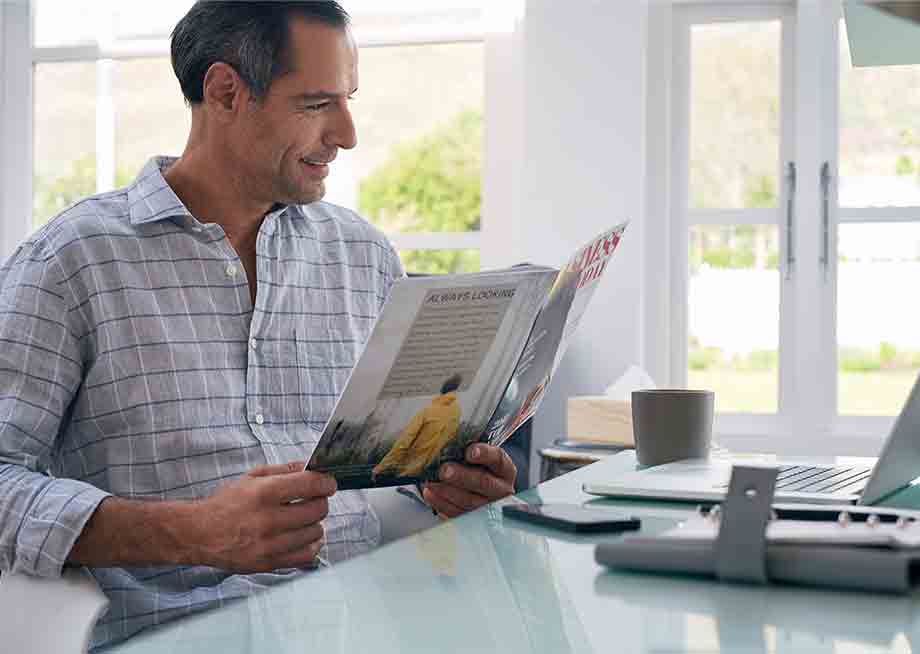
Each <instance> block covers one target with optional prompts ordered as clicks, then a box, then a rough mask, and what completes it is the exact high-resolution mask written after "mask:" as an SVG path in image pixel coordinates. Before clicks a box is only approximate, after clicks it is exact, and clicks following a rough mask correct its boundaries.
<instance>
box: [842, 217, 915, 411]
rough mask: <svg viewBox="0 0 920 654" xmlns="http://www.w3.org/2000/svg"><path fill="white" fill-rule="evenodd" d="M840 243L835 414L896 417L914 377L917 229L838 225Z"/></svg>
mask: <svg viewBox="0 0 920 654" xmlns="http://www.w3.org/2000/svg"><path fill="white" fill-rule="evenodd" d="M839 238H840V253H839V259H838V280H837V342H838V344H839V349H838V368H839V372H838V375H839V376H838V378H837V379H838V405H839V412H840V413H841V414H849V415H897V414H898V412H900V410H901V405H902V404H903V403H904V400H905V399H906V398H907V393H908V392H909V391H910V387H911V385H912V384H913V382H914V379H915V378H916V376H917V372H918V370H920V329H918V325H920V307H918V306H917V303H916V302H914V301H913V298H914V297H916V280H917V279H918V277H920V225H917V224H910V223H885V224H878V223H875V224H844V225H841V226H840V237H839ZM898 298H900V299H901V301H898V300H897V299H898Z"/></svg>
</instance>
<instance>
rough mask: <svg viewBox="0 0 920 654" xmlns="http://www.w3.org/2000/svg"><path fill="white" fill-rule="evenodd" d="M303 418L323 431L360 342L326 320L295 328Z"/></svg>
mask: <svg viewBox="0 0 920 654" xmlns="http://www.w3.org/2000/svg"><path fill="white" fill-rule="evenodd" d="M294 340H295V343H296V348H297V377H298V380H299V384H300V405H301V409H302V412H303V414H302V415H303V420H304V422H305V423H306V424H307V427H309V428H310V429H312V430H314V431H317V432H320V433H322V431H323V427H324V426H325V425H326V422H327V421H328V420H329V417H330V416H331V415H332V410H333V408H335V403H336V402H337V401H338V398H339V395H341V394H342V391H343V390H344V389H345V383H346V382H347V381H348V376H349V375H350V374H351V371H352V368H354V365H355V362H356V361H357V356H358V353H359V352H360V347H361V344H360V343H359V342H358V340H357V339H356V337H355V335H353V334H351V333H350V332H348V331H347V330H344V329H342V328H340V327H333V326H330V325H328V324H326V323H319V322H318V323H312V324H311V323H309V322H308V323H306V324H305V325H303V326H302V327H299V328H297V329H296V330H295V332H294Z"/></svg>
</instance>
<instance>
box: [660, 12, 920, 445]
mask: <svg viewBox="0 0 920 654" xmlns="http://www.w3.org/2000/svg"><path fill="white" fill-rule="evenodd" d="M777 14H785V15H786V16H787V18H786V23H785V28H784V35H783V41H782V46H781V50H782V58H781V81H780V84H781V91H780V93H781V121H782V122H781V128H780V161H779V162H778V163H779V164H780V170H779V171H778V178H777V179H778V181H780V182H783V180H784V170H783V168H784V165H785V163H786V162H788V161H794V162H795V163H796V168H797V184H796V186H797V188H796V195H795V205H794V207H795V228H794V230H793V232H792V235H793V243H794V252H793V254H794V257H795V263H794V264H793V266H792V268H791V275H792V276H791V279H788V278H787V275H786V272H787V270H786V264H785V256H786V252H787V243H786V240H787V234H786V230H785V229H784V226H785V200H786V197H787V195H786V193H787V188H786V185H785V183H784V182H783V183H782V188H783V192H782V193H781V194H780V200H779V201H778V207H777V208H776V209H753V210H746V209H745V210H692V211H691V210H689V209H688V207H687V201H688V195H689V194H688V179H687V176H688V167H689V108H690V107H689V102H690V95H689V75H690V70H689V56H688V54H689V43H688V38H689V27H688V26H689V25H690V24H694V23H709V22H719V21H726V20H728V21H737V20H757V19H768V18H771V17H776V15H777ZM839 18H840V9H839V6H838V5H836V4H835V3H827V2H816V1H815V0H799V1H798V2H795V1H794V0H787V1H779V0H777V1H770V0H763V1H761V2H756V3H754V2H680V1H679V0H676V1H673V2H671V1H664V2H653V3H652V5H651V6H650V13H649V38H650V47H649V51H650V53H654V52H656V51H660V50H662V48H657V47H656V46H657V45H659V44H660V43H661V42H662V41H663V40H664V39H667V43H668V45H667V49H666V51H665V52H664V53H663V54H657V55H650V57H649V60H648V80H649V96H648V103H649V104H648V106H649V128H648V131H647V144H648V155H649V156H648V159H647V164H646V165H647V168H646V171H647V180H648V186H647V189H646V202H647V208H648V212H647V230H648V231H647V233H648V234H649V235H650V238H648V239H647V246H646V261H647V263H646V265H645V270H644V280H645V282H646V285H645V288H646V289H647V293H646V297H645V306H644V307H643V319H644V321H645V324H646V325H648V332H649V338H648V340H647V342H646V343H645V344H644V347H643V356H644V360H645V361H646V362H647V363H648V367H649V369H650V370H651V371H652V373H653V376H655V378H656V379H660V380H663V381H662V382H660V383H664V384H674V385H684V384H686V381H687V358H686V357H687V302H688V294H687V290H688V283H689V279H688V275H689V262H688V228H689V225H690V224H732V225H735V224H763V223H772V224H777V225H778V226H779V230H780V234H781V239H780V243H781V258H782V259H783V267H782V268H781V274H782V281H781V290H780V344H781V345H780V370H779V375H780V386H779V410H778V412H777V413H776V414H774V415H754V414H725V415H719V416H717V418H716V425H715V431H716V434H717V437H718V438H719V439H720V441H721V442H722V443H723V444H726V445H728V446H729V447H731V448H732V449H736V450H749V451H752V450H760V451H766V450H769V451H779V452H788V453H803V454H805V453H815V452H828V451H833V452H834V453H839V454H853V455H870V454H876V453H877V452H878V447H879V445H880V443H881V440H882V438H883V437H884V436H885V435H886V434H887V433H888V430H889V429H890V427H891V425H892V422H893V417H888V416H885V417H873V416H841V415H838V414H837V407H836V403H837V397H836V396H837V343H836V276H837V257H836V255H835V253H836V252H837V224H838V220H839V221H840V222H843V223H846V222H872V221H876V222H888V221H891V220H892V219H893V218H897V219H898V220H912V219H915V218H916V219H920V207H911V208H906V209H904V208H900V207H898V208H896V209H895V208H887V207H885V208H865V209H863V208H860V209H840V208H839V207H838V202H837V184H836V171H837V169H838V166H837V152H838V113H839V106H838V105H839V81H838V70H839V68H838V66H839V44H838V21H839ZM662 124H664V125H666V126H667V129H666V130H662V129H661V125H662ZM825 161H826V162H828V164H829V166H830V170H831V171H832V176H831V184H830V189H829V190H830V192H829V203H828V204H829V244H828V245H829V252H830V257H829V261H828V266H827V271H826V273H825V271H824V270H823V269H822V267H821V266H820V265H819V264H818V259H819V256H820V253H821V250H822V244H823V234H822V232H823V230H822V228H821V224H820V223H821V221H820V216H821V207H822V198H821V194H820V186H819V185H820V181H819V180H820V175H819V171H820V169H821V165H822V164H823V163H824V162H825ZM661 171H668V172H667V173H665V174H662V172H661ZM805 217H810V218H809V219H806V218H805ZM815 217H818V218H819V219H818V220H815ZM662 242H664V243H666V247H665V248H662V247H661V243H662ZM663 258H666V259H667V262H666V263H665V262H663V261H662V259H663ZM662 268H664V271H663V272H664V274H662ZM815 371H818V372H817V377H816V372H815ZM816 379H817V381H818V383H815V380H816Z"/></svg>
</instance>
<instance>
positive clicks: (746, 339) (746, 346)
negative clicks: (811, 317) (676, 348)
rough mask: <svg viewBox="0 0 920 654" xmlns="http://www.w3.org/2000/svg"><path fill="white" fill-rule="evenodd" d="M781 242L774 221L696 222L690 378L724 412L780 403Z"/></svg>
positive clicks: (772, 408)
mask: <svg viewBox="0 0 920 654" xmlns="http://www.w3.org/2000/svg"><path fill="white" fill-rule="evenodd" d="M778 244H779V232H778V230H777V228H776V226H774V225H739V226H735V227H722V226H703V225H700V226H696V227H693V228H691V229H690V299H689V300H690V301H689V316H688V319H689V321H688V322H689V333H690V339H689V343H688V346H689V351H688V357H687V362H688V368H689V370H688V371H687V381H688V384H689V387H690V388H706V389H710V390H713V391H715V396H716V411H718V412H729V413H732V412H734V413H737V412H742V413H775V412H776V411H777V409H778V392H779V391H778V389H779V288H780V277H779V247H778Z"/></svg>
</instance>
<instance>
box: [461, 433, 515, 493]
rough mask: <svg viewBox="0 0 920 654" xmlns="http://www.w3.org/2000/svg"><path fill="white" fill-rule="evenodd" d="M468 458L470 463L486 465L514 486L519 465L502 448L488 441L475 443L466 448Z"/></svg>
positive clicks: (493, 472)
mask: <svg viewBox="0 0 920 654" xmlns="http://www.w3.org/2000/svg"><path fill="white" fill-rule="evenodd" d="M466 460H467V462H469V463H473V464H476V465H480V466H485V467H486V468H488V469H489V470H490V471H491V472H492V474H494V475H496V476H498V477H500V478H501V479H504V480H505V481H507V482H508V483H510V484H511V486H512V487H514V480H515V478H516V477H517V466H515V465H514V461H512V460H511V457H510V456H508V453H507V452H505V451H504V450H503V449H502V448H500V447H495V446H494V445H487V444H486V443H473V444H472V445H470V446H469V447H468V448H466Z"/></svg>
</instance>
